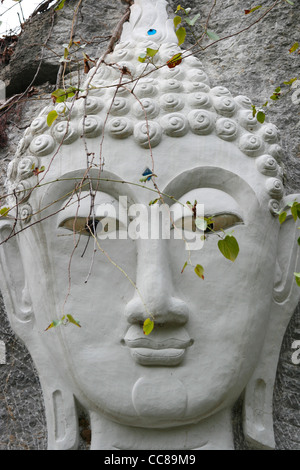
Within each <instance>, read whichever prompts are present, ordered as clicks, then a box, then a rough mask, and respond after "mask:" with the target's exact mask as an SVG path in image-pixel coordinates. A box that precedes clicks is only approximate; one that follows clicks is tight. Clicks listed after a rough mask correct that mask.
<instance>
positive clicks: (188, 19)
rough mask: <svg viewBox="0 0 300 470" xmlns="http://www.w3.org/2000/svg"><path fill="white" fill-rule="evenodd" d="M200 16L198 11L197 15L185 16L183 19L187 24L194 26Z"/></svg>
mask: <svg viewBox="0 0 300 470" xmlns="http://www.w3.org/2000/svg"><path fill="white" fill-rule="evenodd" d="M199 18H200V13H198V15H196V16H194V18H192V19H190V18H185V21H186V22H187V24H188V25H190V26H195V23H196V21H197V20H198V19H199Z"/></svg>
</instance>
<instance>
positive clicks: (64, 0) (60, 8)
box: [55, 0, 66, 11]
mask: <svg viewBox="0 0 300 470" xmlns="http://www.w3.org/2000/svg"><path fill="white" fill-rule="evenodd" d="M65 3H66V0H61V2H60V3H59V4H58V6H57V7H56V8H55V11H59V10H62V9H63V7H64V6H65Z"/></svg>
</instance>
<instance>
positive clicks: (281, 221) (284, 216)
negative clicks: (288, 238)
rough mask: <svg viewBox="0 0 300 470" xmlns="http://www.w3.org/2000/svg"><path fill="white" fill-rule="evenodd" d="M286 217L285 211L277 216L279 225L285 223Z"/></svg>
mask: <svg viewBox="0 0 300 470" xmlns="http://www.w3.org/2000/svg"><path fill="white" fill-rule="evenodd" d="M286 217H287V213H286V212H285V211H283V212H281V213H280V214H279V218H278V220H279V223H280V224H283V222H284V221H285V219H286Z"/></svg>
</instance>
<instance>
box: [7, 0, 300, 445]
mask: <svg viewBox="0 0 300 470" xmlns="http://www.w3.org/2000/svg"><path fill="white" fill-rule="evenodd" d="M126 3H127V2H125V1H124V2H121V1H114V2H109V1H106V0H102V1H101V2H99V4H100V5H101V7H100V6H97V7H96V6H95V2H93V1H92V0H84V1H82V2H78V0H76V1H74V0H69V2H66V5H65V7H64V9H63V10H61V11H59V12H56V13H54V11H53V9H50V10H48V11H46V12H44V13H42V14H39V15H37V16H35V17H33V18H32V19H31V20H30V21H29V22H28V23H27V24H26V25H25V29H24V31H23V32H22V34H21V36H20V37H19V39H18V43H17V45H16V47H15V50H14V53H13V55H12V56H11V58H10V61H9V63H8V64H4V65H2V70H1V71H0V78H1V79H2V80H4V81H5V83H6V85H7V96H8V97H11V96H13V95H15V94H20V97H19V98H20V99H19V102H18V103H17V105H15V106H14V107H12V108H11V109H10V111H9V112H8V113H7V114H6V115H4V114H3V111H1V112H0V146H1V147H2V148H1V149H0V170H1V176H2V182H3V180H4V178H5V172H6V168H7V164H8V163H9V161H11V160H12V158H13V157H14V154H15V151H16V148H17V144H18V142H19V140H20V139H21V137H22V135H23V133H24V130H25V129H26V128H27V127H28V126H29V125H30V123H31V121H32V118H33V116H35V115H37V113H38V111H39V110H40V109H41V108H43V107H44V106H45V105H46V104H47V100H49V97H50V94H51V92H53V91H54V90H55V89H56V82H57V76H58V73H59V69H60V65H61V62H60V58H61V57H62V56H63V55H64V50H65V46H66V44H68V43H69V41H70V37H72V38H73V41H75V42H77V44H78V45H77V46H75V47H73V48H72V50H71V57H72V62H71V63H67V64H66V70H65V73H66V80H67V81H68V83H71V84H75V86H77V84H78V80H77V78H78V74H79V77H80V80H82V73H80V72H77V70H78V69H81V71H82V70H83V67H84V63H83V58H84V55H83V54H85V58H87V57H88V58H90V59H92V60H94V59H96V58H98V57H99V56H101V53H103V51H105V49H106V47H107V44H108V40H109V37H110V36H111V34H112V31H113V29H114V28H115V26H116V25H117V23H118V21H119V20H120V18H121V17H122V15H123V14H124V12H125V11H126V8H127V5H126ZM178 3H179V2H177V1H175V0H169V5H170V12H174V11H175V10H176V7H177V5H178ZM185 6H186V7H187V6H189V7H191V8H192V12H191V15H192V16H194V15H196V14H197V13H200V19H199V21H198V22H197V23H196V25H195V28H194V34H195V35H197V36H199V35H201V33H202V30H201V26H200V25H201V24H202V25H203V24H205V21H206V18H207V17H208V15H209V13H210V9H211V2H203V1H200V0H191V1H190V2H189V3H188V5H185ZM270 6H271V5H270ZM77 7H78V11H77V15H76V16H74V11H75V9H76V8H77ZM265 11H266V9H264V10H263V9H261V10H258V11H256V12H254V13H252V14H249V15H245V13H244V9H242V7H241V5H240V2H239V1H238V0H232V1H227V0H225V1H223V2H222V5H221V6H216V7H215V8H214V9H213V10H212V12H211V17H210V20H209V29H210V30H212V31H214V32H215V33H217V34H218V35H219V36H220V37H228V38H227V39H225V40H224V41H220V42H218V43H216V44H215V45H213V46H211V47H207V46H208V45H209V43H210V42H212V41H209V40H208V39H206V40H205V41H204V43H203V44H202V46H203V48H204V50H203V49H201V48H200V47H199V46H195V47H193V49H192V50H193V53H195V54H196V55H197V56H198V57H199V58H200V59H201V61H202V62H203V64H204V68H205V71H206V73H207V74H208V76H209V77H210V79H211V82H212V85H214V86H216V85H223V86H226V87H228V88H229V89H230V91H231V92H232V94H233V95H247V96H249V97H250V98H251V100H252V102H253V104H255V105H256V106H257V107H260V106H262V105H263V104H264V103H266V101H268V103H269V104H268V106H267V109H268V114H269V117H270V121H271V122H272V123H274V124H275V125H277V126H278V128H279V130H280V132H281V136H282V146H283V148H284V155H283V162H284V164H285V168H286V188H287V191H288V192H299V181H300V165H299V157H300V144H299V138H298V139H297V137H298V135H299V127H300V112H299V103H300V92H299V93H298V91H297V90H299V89H300V83H299V88H297V82H295V83H294V88H293V89H291V90H290V88H289V86H287V85H283V82H284V81H289V80H290V79H292V78H296V77H297V73H298V71H299V55H297V53H295V52H294V53H292V54H290V53H289V49H290V47H291V46H292V45H293V43H294V42H296V40H297V38H296V36H295V31H296V30H297V25H298V18H297V16H298V15H297V8H296V7H291V6H290V5H288V4H287V3H284V2H279V3H278V5H277V6H276V7H275V8H274V9H273V10H272V11H271V12H270V14H269V15H268V16H266V17H265V18H264V19H263V20H262V21H260V22H257V24H255V25H254V26H253V27H251V28H249V29H246V28H248V26H249V25H250V24H251V23H254V22H255V21H256V20H257V19H258V18H259V17H260V16H261V15H262V14H263V13H264V12H265ZM243 29H245V31H244V32H243V33H241V34H239V35H235V33H237V32H239V31H241V30H243ZM229 36H231V37H229ZM193 44H194V39H193V36H192V35H191V34H189V35H188V37H187V40H186V43H185V48H186V49H187V48H189V47H191V46H192V45H193ZM82 46H84V47H82ZM90 64H91V65H92V62H90ZM299 79H300V77H299ZM278 86H281V87H282V91H283V92H284V93H283V95H284V96H281V97H280V99H279V100H278V101H273V100H271V99H270V96H271V95H272V94H273V92H274V90H275V89H276V88H277V87H278ZM32 87H34V88H32ZM29 89H30V93H29V96H28V90H29ZM24 92H25V95H24V96H22V94H23V93H24ZM0 340H3V341H4V342H5V344H6V348H7V357H6V364H5V365H0V449H3V450H5V449H20V448H30V449H43V448H46V445H47V436H46V425H45V418H44V411H43V399H42V394H41V391H40V386H39V381H38V378H37V375H36V372H35V369H34V365H33V364H32V361H31V359H30V357H29V355H28V353H27V351H26V350H25V348H24V347H23V346H22V344H20V343H19V341H18V340H17V339H16V338H15V337H14V334H13V333H12V332H11V330H10V327H9V325H8V322H7V320H6V318H5V312H4V308H3V305H2V303H0ZM297 340H300V308H299V307H298V309H297V310H296V312H295V314H294V316H293V318H292V321H291V323H290V326H289V328H288V331H287V333H286V336H285V339H284V341H283V344H282V351H281V356H280V361H279V364H278V372H277V382H276V388H275V391H274V426H275V438H276V443H277V448H278V449H292V450H296V449H299V448H300V403H299V390H300V375H299V367H300V366H299V365H296V364H293V362H292V354H293V352H294V350H293V349H292V344H293V343H294V342H295V341H297ZM240 417H241V409H240V407H239V404H237V406H236V409H235V411H234V414H233V422H234V424H235V445H236V448H237V449H247V448H248V447H249V445H248V444H247V443H246V442H244V439H243V436H242V431H241V429H240V422H241V420H240ZM82 422H83V423H84V429H83V432H82V436H86V435H87V434H88V431H87V424H86V421H85V419H83V418H82ZM81 447H82V448H83V449H84V448H86V447H88V442H87V441H86V440H84V439H82V443H81Z"/></svg>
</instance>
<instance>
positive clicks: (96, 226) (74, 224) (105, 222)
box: [59, 217, 120, 236]
mask: <svg viewBox="0 0 300 470" xmlns="http://www.w3.org/2000/svg"><path fill="white" fill-rule="evenodd" d="M59 227H61V228H64V229H66V230H70V231H72V232H73V233H79V234H80V235H85V236H92V235H96V234H97V236H103V235H105V234H107V235H108V234H110V233H112V232H116V231H119V230H120V222H119V220H117V219H112V218H107V217H101V218H86V217H72V218H70V219H67V220H64V221H63V222H62V223H61V224H60V225H59Z"/></svg>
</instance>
